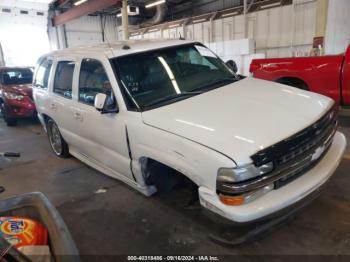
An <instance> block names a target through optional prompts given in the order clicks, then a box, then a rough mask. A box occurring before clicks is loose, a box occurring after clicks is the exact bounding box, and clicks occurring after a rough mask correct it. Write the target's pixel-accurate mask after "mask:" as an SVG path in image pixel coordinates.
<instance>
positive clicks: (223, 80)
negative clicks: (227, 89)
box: [192, 77, 238, 92]
mask: <svg viewBox="0 0 350 262" xmlns="http://www.w3.org/2000/svg"><path fill="white" fill-rule="evenodd" d="M236 81H238V79H237V78H236V77H226V78H220V79H213V80H212V81H210V82H209V83H207V84H205V85H204V86H201V87H198V88H195V89H193V90H192V92H193V91H199V90H205V89H208V88H217V87H220V84H224V83H227V82H231V83H233V82H236Z"/></svg>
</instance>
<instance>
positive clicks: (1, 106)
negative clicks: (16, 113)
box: [0, 102, 17, 126]
mask: <svg viewBox="0 0 350 262" xmlns="http://www.w3.org/2000/svg"><path fill="white" fill-rule="evenodd" d="M0 111H1V115H2V117H3V118H4V120H5V122H6V124H7V126H15V125H17V119H15V118H9V117H8V115H7V112H6V108H5V104H4V103H3V102H0Z"/></svg>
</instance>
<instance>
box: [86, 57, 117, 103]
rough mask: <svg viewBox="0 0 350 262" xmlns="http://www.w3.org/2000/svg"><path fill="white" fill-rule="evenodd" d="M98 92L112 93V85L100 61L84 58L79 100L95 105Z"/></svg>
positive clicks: (108, 95) (109, 94)
mask: <svg viewBox="0 0 350 262" xmlns="http://www.w3.org/2000/svg"><path fill="white" fill-rule="evenodd" d="M98 93H103V94H106V95H107V97H110V96H111V95H112V86H111V83H110V82H109V79H108V76H107V74H106V71H105V69H104V67H103V65H102V64H101V62H100V61H98V60H95V59H89V58H87V59H83V60H82V62H81V69H80V75H79V102H82V103H84V104H88V105H91V106H93V105H94V101H95V96H96V94H98Z"/></svg>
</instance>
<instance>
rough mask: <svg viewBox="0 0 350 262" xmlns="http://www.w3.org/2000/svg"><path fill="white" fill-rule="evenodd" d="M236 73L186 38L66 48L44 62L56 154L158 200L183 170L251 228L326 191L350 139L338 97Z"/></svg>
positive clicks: (215, 205) (43, 99)
mask: <svg viewBox="0 0 350 262" xmlns="http://www.w3.org/2000/svg"><path fill="white" fill-rule="evenodd" d="M229 65H231V67H230V66H229ZM233 68H234V67H233V66H232V61H231V63H228V64H225V63H224V62H222V60H220V59H219V58H218V57H217V56H216V55H215V54H214V53H213V52H212V51H210V50H209V49H207V48H206V47H205V46H203V45H202V44H200V43H198V42H188V41H181V40H155V41H151V40H149V41H128V42H120V43H114V44H102V45H96V46H87V47H80V48H73V49H66V50H62V51H56V52H53V53H50V54H48V55H45V56H43V57H42V58H40V59H39V63H38V66H37V69H36V74H35V80H34V99H35V102H36V105H37V110H38V115H39V118H40V120H41V123H42V125H43V126H44V128H45V129H46V130H47V133H48V137H49V140H50V143H51V146H52V149H53V151H54V152H55V154H56V155H57V156H60V157H66V156H68V155H69V154H71V155H73V156H75V157H76V158H78V159H80V160H81V161H83V162H85V163H86V164H88V165H90V166H92V167H94V168H96V169H98V170H100V171H101V172H103V173H105V174H107V175H109V176H112V177H114V178H117V179H120V180H122V181H123V182H125V183H126V184H128V185H129V186H131V187H133V188H135V189H136V190H138V191H140V192H142V193H143V194H145V195H147V196H150V195H152V194H154V193H155V192H156V191H157V188H158V189H160V188H161V187H162V186H164V184H166V183H167V179H168V178H169V179H171V178H170V176H169V173H171V172H170V171H175V170H176V171H177V172H179V173H181V174H182V175H184V176H186V177H187V178H188V179H190V180H191V181H192V182H194V183H195V184H196V185H197V186H198V194H199V198H200V203H201V205H202V206H204V207H206V208H208V209H210V210H211V211H213V212H215V213H217V214H219V215H221V216H223V217H226V218H228V219H230V220H232V221H235V222H248V221H253V220H257V219H260V218H263V217H266V216H268V215H271V214H273V213H275V212H277V211H279V210H282V209H285V208H286V207H290V206H292V205H293V204H295V203H297V202H303V201H304V200H305V199H306V196H308V195H310V194H311V193H312V192H313V191H317V190H318V188H319V187H320V186H321V185H323V184H324V183H325V182H326V181H327V180H328V179H329V178H330V177H331V175H332V174H333V172H334V171H335V169H336V168H337V166H338V164H339V162H340V161H341V159H342V155H343V152H344V149H345V145H346V140H345V137H344V135H343V134H341V133H339V132H337V131H336V129H337V108H336V106H335V104H334V102H333V101H332V100H331V99H329V98H327V97H325V96H322V95H318V94H314V93H310V92H307V91H302V90H300V89H295V88H292V87H288V86H284V85H280V84H276V83H272V82H267V81H263V80H257V79H252V78H245V79H242V78H241V77H238V76H237V75H236V74H235V72H234V71H235V70H234V69H233ZM157 178H161V179H157Z"/></svg>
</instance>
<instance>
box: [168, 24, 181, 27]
mask: <svg viewBox="0 0 350 262" xmlns="http://www.w3.org/2000/svg"><path fill="white" fill-rule="evenodd" d="M179 26H180V24H175V25H169V28H174V27H179Z"/></svg>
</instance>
